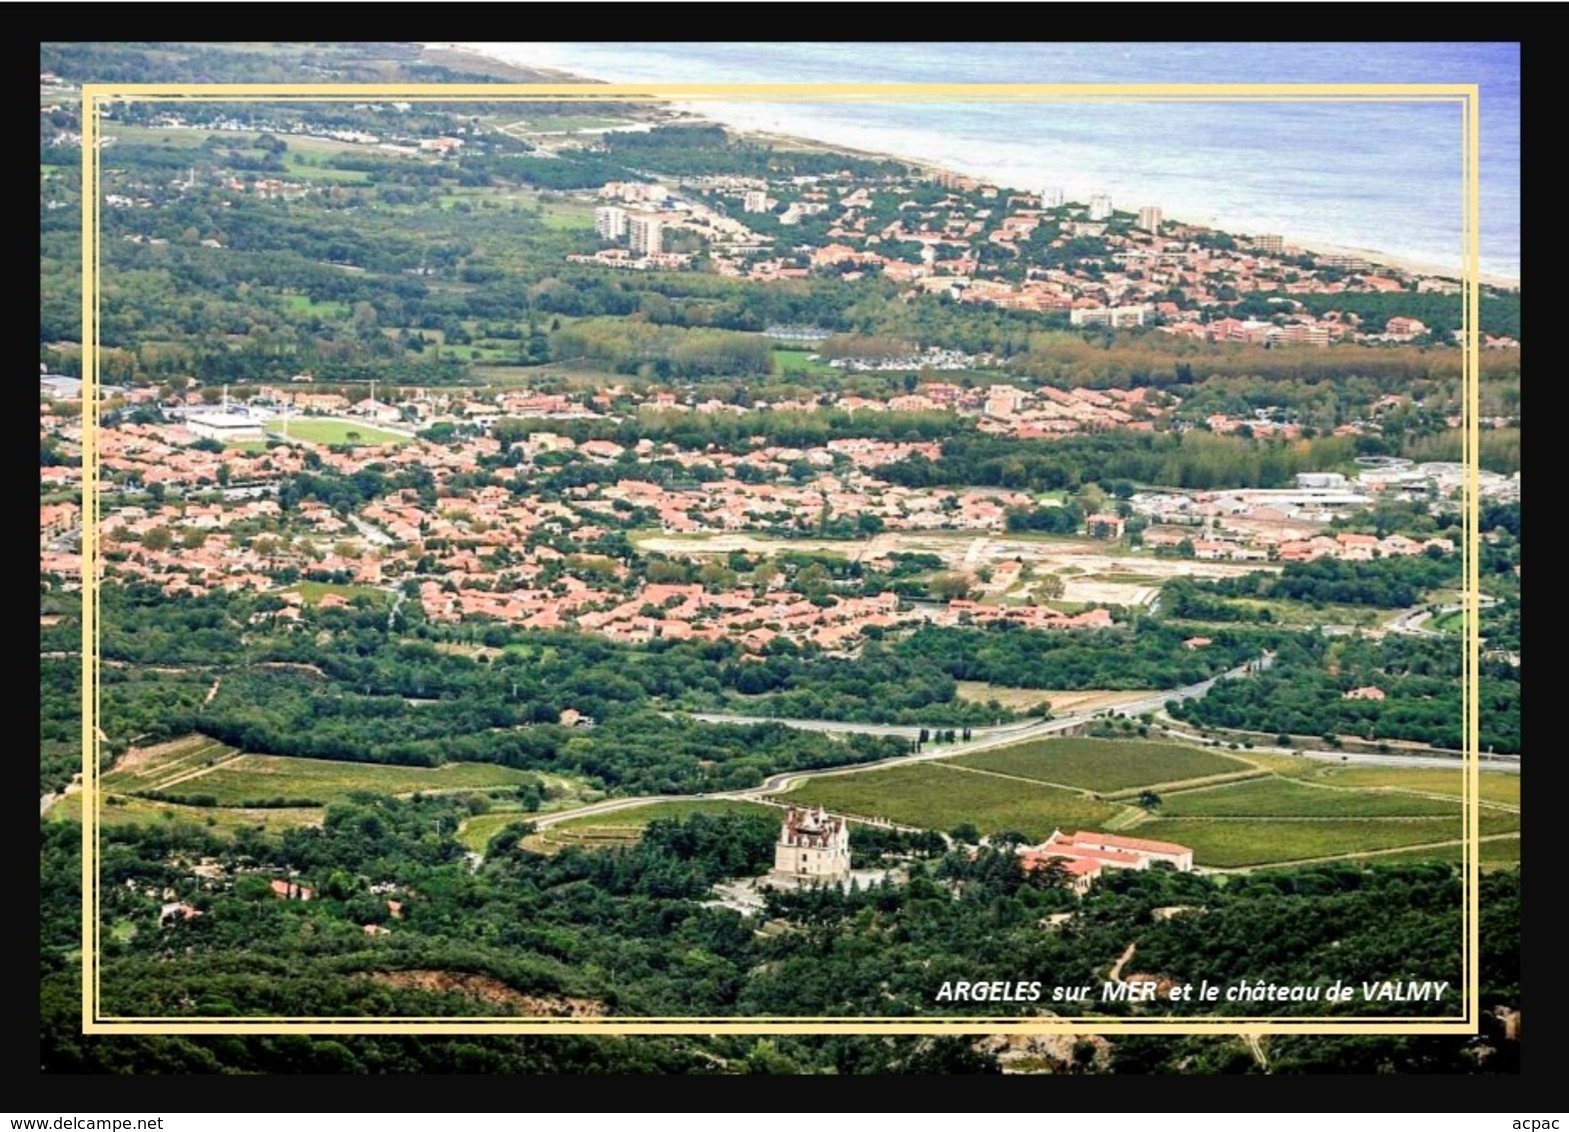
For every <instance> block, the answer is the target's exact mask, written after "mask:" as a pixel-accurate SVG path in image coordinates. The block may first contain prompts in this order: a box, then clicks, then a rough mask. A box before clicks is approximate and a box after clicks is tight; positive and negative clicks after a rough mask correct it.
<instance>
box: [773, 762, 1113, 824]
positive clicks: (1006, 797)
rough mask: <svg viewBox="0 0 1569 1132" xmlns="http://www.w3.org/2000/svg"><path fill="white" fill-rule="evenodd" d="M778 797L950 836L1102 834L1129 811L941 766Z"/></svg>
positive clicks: (872, 774) (816, 782)
mask: <svg viewBox="0 0 1569 1132" xmlns="http://www.w3.org/2000/svg"><path fill="white" fill-rule="evenodd" d="M778 797H779V800H780V801H784V802H794V803H798V804H802V805H813V806H817V805H821V806H824V807H826V808H827V809H829V810H832V811H834V812H836V813H844V814H849V815H852V816H858V817H879V818H887V819H888V820H889V821H893V822H897V823H899V824H901V825H913V826H920V827H922V828H924V829H936V830H950V829H953V828H954V827H955V826H957V825H962V824H964V823H966V822H969V823H971V824H973V825H974V826H975V827H976V828H977V829H979V830H980V831H981V833H983V834H989V833H1000V832H1003V831H1005V830H1017V831H1019V832H1020V833H1023V834H1025V835H1026V836H1028V837H1030V838H1033V839H1036V840H1045V838H1047V837H1048V836H1050V835H1051V832H1052V830H1054V829H1059V828H1060V829H1065V830H1073V829H1078V828H1080V827H1084V828H1088V829H1097V828H1101V827H1102V826H1104V825H1105V824H1106V823H1107V822H1108V821H1110V820H1111V819H1112V818H1114V817H1116V816H1117V815H1118V814H1119V813H1122V812H1123V807H1120V806H1115V805H1109V804H1107V803H1104V802H1097V801H1095V800H1094V799H1092V798H1090V797H1088V796H1087V795H1085V794H1081V793H1079V792H1077V791H1073V790H1062V789H1058V788H1057V787H1054V786H1047V785H1045V784H1041V785H1039V786H1036V785H1032V784H1030V783H1028V782H1021V781H1019V780H1017V779H1008V778H999V777H997V776H996V775H994V774H976V773H973V772H971V771H966V770H962V769H960V768H958V767H953V766H944V765H943V764H941V763H937V762H929V763H917V764H915V765H911V766H900V767H892V768H890V769H888V770H876V771H867V772H864V773H860V774H842V775H833V776H831V777H826V778H815V779H811V780H809V781H807V782H804V783H802V784H801V785H800V786H797V787H796V788H795V789H793V790H791V791H789V792H788V793H786V794H781V795H779V796H778Z"/></svg>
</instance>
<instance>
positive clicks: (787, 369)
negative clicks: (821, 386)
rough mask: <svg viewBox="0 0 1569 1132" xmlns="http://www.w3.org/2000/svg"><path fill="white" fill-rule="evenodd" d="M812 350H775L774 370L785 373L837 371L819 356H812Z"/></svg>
mask: <svg viewBox="0 0 1569 1132" xmlns="http://www.w3.org/2000/svg"><path fill="white" fill-rule="evenodd" d="M812 353H813V351H810V350H775V351H774V372H775V373H780V374H785V373H805V374H819V373H837V372H838V371H837V370H835V369H834V367H833V366H831V365H829V364H828V363H827V362H825V361H822V360H821V359H819V358H814V357H812Z"/></svg>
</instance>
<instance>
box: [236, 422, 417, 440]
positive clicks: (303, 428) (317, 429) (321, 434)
mask: <svg viewBox="0 0 1569 1132" xmlns="http://www.w3.org/2000/svg"><path fill="white" fill-rule="evenodd" d="M267 431H268V432H271V433H274V434H277V435H279V436H281V435H282V434H283V420H282V419H281V418H279V419H277V420H271V421H268V422H267ZM350 433H353V434H354V437H353V438H352V439H351V438H350V436H349V434H350ZM289 438H290V439H291V440H307V441H310V442H311V443H312V444H407V443H408V440H409V438H408V437H406V436H399V435H398V434H397V433H395V432H387V431H385V430H384V429H379V428H376V427H375V426H374V425H370V424H361V423H359V422H357V421H356V422H355V423H354V424H349V423H348V422H347V421H326V420H320V419H316V418H311V417H292V418H290V420H289Z"/></svg>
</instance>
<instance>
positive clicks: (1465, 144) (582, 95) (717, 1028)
mask: <svg viewBox="0 0 1569 1132" xmlns="http://www.w3.org/2000/svg"><path fill="white" fill-rule="evenodd" d="M81 89H82V127H81V132H82V398H83V408H84V411H83V413H82V444H81V447H82V467H83V470H84V484H83V523H82V761H83V766H82V988H83V994H82V1032H83V1033H85V1034H109V1033H118V1034H281V1033H308V1034H383V1033H421V1034H480V1033H484V1034H552V1033H576V1034H581V1033H597V1034H719V1033H743V1034H744V1033H752V1034H767V1033H806V1034H827V1033H839V1034H966V1035H979V1034H995V1033H1020V1034H1060V1033H1073V1034H1090V1033H1094V1034H1155V1033H1163V1034H1244V1035H1259V1034H1474V1033H1476V1032H1478V1029H1479V1025H1480V1018H1479V1003H1478V999H1479V997H1480V981H1481V963H1480V955H1479V950H1478V949H1479V938H1478V937H1479V926H1478V914H1479V904H1478V873H1479V868H1478V865H1479V849H1480V832H1481V830H1480V807H1479V804H1478V795H1479V784H1480V778H1479V775H1480V756H1479V719H1480V715H1479V711H1478V701H1477V695H1476V680H1477V674H1478V669H1479V663H1480V648H1481V646H1480V636H1479V632H1478V619H1477V606H1478V603H1477V594H1478V583H1479V562H1478V559H1479V556H1480V531H1479V529H1478V527H1479V514H1480V512H1479V504H1478V497H1477V478H1478V477H1477V472H1478V470H1479V464H1478V452H1479V448H1478V445H1479V426H1478V414H1479V408H1480V398H1479V385H1480V381H1479V360H1478V327H1477V319H1478V313H1479V309H1480V305H1479V298H1480V293H1479V288H1480V277H1479V273H1480V240H1479V235H1478V225H1479V206H1478V198H1479V191H1480V171H1479V161H1480V147H1479V144H1478V127H1479V123H1480V115H1479V109H1478V103H1479V97H1480V87H1479V85H1478V84H1475V83H1388V84H1354V83H1255V84H1246V83H1244V84H1233V83H1194V84H1160V83H1094V84H1045V83H1043V84H1033V83H969V84H943V83H931V84H927V83H920V84H881V85H878V84H813V83H785V84H780V83H774V84H724V83H718V84H715V83H704V84H677V83H642V84H608V83H607V84H599V83H593V84H590V83H539V84H534V83H454V84H450V85H448V84H435V83H410V84H383V83H363V84H361V83H354V84H350V83H344V84H308V83H307V84H298V83H289V84H277V85H272V84H261V83H213V84H200V83H83V84H82V88H81ZM375 98H385V99H392V98H396V99H398V100H400V101H407V102H465V101H471V102H472V101H485V102H530V101H551V102H566V101H573V102H585V103H593V102H632V101H637V102H653V103H661V102H697V101H716V100H728V101H759V102H789V101H794V102H833V101H858V102H859V101H895V102H937V101H941V102H963V101H986V102H1067V103H1072V102H1076V101H1091V102H1130V101H1131V102H1248V101H1265V102H1436V103H1447V104H1454V105H1457V106H1458V107H1459V109H1460V112H1461V113H1460V134H1461V182H1462V185H1461V193H1462V218H1461V233H1462V243H1463V247H1462V259H1461V262H1462V271H1461V274H1462V323H1461V343H1460V348H1461V357H1462V416H1463V420H1462V429H1461V432H1462V459H1463V461H1464V463H1465V467H1466V482H1465V488H1464V507H1463V513H1462V532H1463V536H1464V546H1463V547H1462V564H1463V565H1462V571H1463V576H1464V579H1465V580H1464V586H1465V596H1464V601H1463V606H1464V610H1465V634H1464V636H1465V646H1466V655H1465V660H1464V667H1463V689H1462V707H1463V712H1464V727H1463V731H1464V751H1463V766H1464V778H1465V787H1464V798H1463V800H1462V814H1463V824H1464V827H1465V832H1464V834H1463V839H1464V841H1463V847H1462V856H1461V860H1462V866H1461V877H1462V886H1463V898H1462V902H1461V921H1462V967H1463V970H1464V984H1463V986H1462V988H1461V991H1462V1003H1463V1006H1464V1009H1463V1011H1462V1012H1461V1014H1460V1015H1459V1016H1444V1017H1438V1018H1424V1019H1409V1018H1404V1019H1402V1018H1390V1017H1382V1018H1380V1017H1372V1018H1354V1017H1352V1018H1334V1017H1330V1018H1278V1017H1245V1016H1214V1017H1206V1018H1187V1019H1182V1018H1171V1019H1144V1020H1134V1019H1125V1018H1106V1017H1093V1016H1090V1017H1072V1018H1039V1017H931V1018H919V1019H910V1018H880V1017H875V1016H852V1017H819V1018H801V1017H782V1018H773V1017H753V1018H748V1019H737V1018H733V1017H722V1018H701V1017H672V1018H640V1019H624V1020H608V1019H607V1020H597V1019H527V1020H524V1019H515V1018H494V1017H445V1018H431V1019H417V1018H401V1019H400V1018H389V1019H374V1018H366V1017H349V1018H325V1017H324V1018H254V1017H234V1018H221V1017H219V1018H203V1019H182V1018H134V1017H130V1018H125V1017H112V1016H103V1015H101V1014H99V1012H98V1003H99V994H98V973H99V965H98V962H97V957H98V882H99V872H98V868H97V865H98V836H99V827H98V805H99V798H98V793H97V777H98V757H97V755H98V741H99V731H98V726H97V725H98V718H99V694H98V693H99V684H98V663H97V660H98V634H99V624H100V620H99V609H98V600H99V587H98V584H97V583H98V568H99V563H98V549H99V548H98V545H97V539H96V534H97V522H98V511H99V493H98V476H97V455H98V451H97V439H98V438H97V432H98V427H99V424H98V415H99V412H100V410H101V404H100V400H99V397H98V377H99V375H98V365H99V356H98V355H99V352H98V345H97V333H98V327H99V325H100V323H99V318H98V310H99V286H100V282H101V272H100V271H99V264H98V252H99V248H98V232H99V213H100V208H101V201H102V194H101V193H100V191H99V188H100V186H99V167H100V161H99V156H100V151H99V141H98V138H99V128H98V127H99V123H98V113H99V111H100V110H101V109H102V108H103V107H104V106H106V105H108V104H110V103H113V102H124V101H133V100H134V101H163V102H175V103H178V102H181V101H188V102H196V101H201V102H213V101H222V102H257V101H264V102H289V101H356V100H362V99H375Z"/></svg>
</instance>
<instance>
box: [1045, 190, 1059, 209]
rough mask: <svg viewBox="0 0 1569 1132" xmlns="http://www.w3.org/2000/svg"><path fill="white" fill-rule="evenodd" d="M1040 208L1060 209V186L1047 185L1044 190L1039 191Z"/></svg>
mask: <svg viewBox="0 0 1569 1132" xmlns="http://www.w3.org/2000/svg"><path fill="white" fill-rule="evenodd" d="M1041 207H1042V208H1061V207H1062V186H1061V185H1047V186H1046V187H1045V188H1044V189H1042V190H1041Z"/></svg>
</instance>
